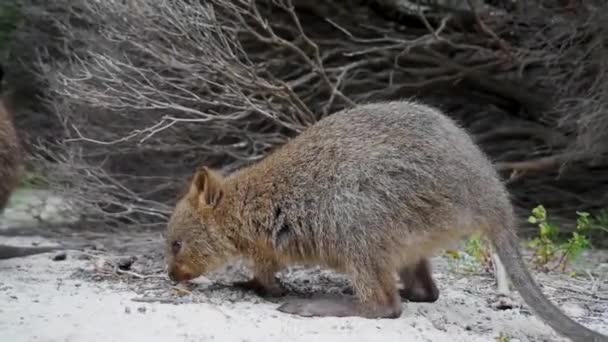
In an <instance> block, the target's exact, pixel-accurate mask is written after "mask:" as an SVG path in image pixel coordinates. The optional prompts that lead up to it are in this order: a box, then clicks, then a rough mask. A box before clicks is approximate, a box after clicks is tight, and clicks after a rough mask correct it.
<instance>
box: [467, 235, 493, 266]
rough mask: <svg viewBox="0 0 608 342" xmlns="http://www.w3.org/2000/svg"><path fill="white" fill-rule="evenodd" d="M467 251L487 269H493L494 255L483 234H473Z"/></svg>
mask: <svg viewBox="0 0 608 342" xmlns="http://www.w3.org/2000/svg"><path fill="white" fill-rule="evenodd" d="M465 252H466V253H467V254H469V255H470V256H472V257H473V259H474V260H475V261H476V262H477V263H479V264H480V265H481V266H482V267H483V268H484V269H485V270H486V271H489V270H491V269H492V255H491V253H490V248H489V247H488V245H487V243H486V242H485V241H484V240H483V239H482V237H481V235H479V234H475V235H472V236H471V237H470V238H469V240H468V241H467V244H466V246H465Z"/></svg>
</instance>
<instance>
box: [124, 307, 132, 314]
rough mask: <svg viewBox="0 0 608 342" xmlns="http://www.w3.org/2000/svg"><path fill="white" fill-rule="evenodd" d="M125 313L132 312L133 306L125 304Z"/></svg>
mask: <svg viewBox="0 0 608 342" xmlns="http://www.w3.org/2000/svg"><path fill="white" fill-rule="evenodd" d="M125 313H126V314H130V313H131V308H130V307H128V306H125Z"/></svg>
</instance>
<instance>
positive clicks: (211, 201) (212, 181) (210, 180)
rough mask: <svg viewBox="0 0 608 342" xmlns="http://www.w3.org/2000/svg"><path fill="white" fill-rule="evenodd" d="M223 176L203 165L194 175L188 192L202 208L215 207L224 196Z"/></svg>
mask: <svg viewBox="0 0 608 342" xmlns="http://www.w3.org/2000/svg"><path fill="white" fill-rule="evenodd" d="M223 183H224V180H223V177H222V176H221V175H220V174H219V173H217V172H215V171H213V170H211V169H209V168H207V167H205V166H203V167H201V168H200V169H199V170H198V171H196V174H195V175H194V178H193V179H192V185H191V186H190V193H191V194H192V195H193V196H194V198H196V200H197V202H198V204H199V205H200V206H202V207H204V208H215V207H216V206H217V205H218V204H219V203H220V201H221V200H222V198H223V197H224V184H223Z"/></svg>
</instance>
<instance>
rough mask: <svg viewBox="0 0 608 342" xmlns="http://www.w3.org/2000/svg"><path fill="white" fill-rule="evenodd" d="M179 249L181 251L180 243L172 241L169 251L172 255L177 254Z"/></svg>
mask: <svg viewBox="0 0 608 342" xmlns="http://www.w3.org/2000/svg"><path fill="white" fill-rule="evenodd" d="M181 249H182V242H181V241H173V243H171V251H172V252H173V254H177V253H179V251H180V250H181Z"/></svg>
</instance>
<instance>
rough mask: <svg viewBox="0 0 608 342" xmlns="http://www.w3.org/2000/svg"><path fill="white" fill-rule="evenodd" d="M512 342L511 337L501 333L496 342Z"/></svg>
mask: <svg viewBox="0 0 608 342" xmlns="http://www.w3.org/2000/svg"><path fill="white" fill-rule="evenodd" d="M509 341H511V338H510V337H509V335H507V334H505V333H503V332H501V333H500V334H498V337H496V342H509Z"/></svg>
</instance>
